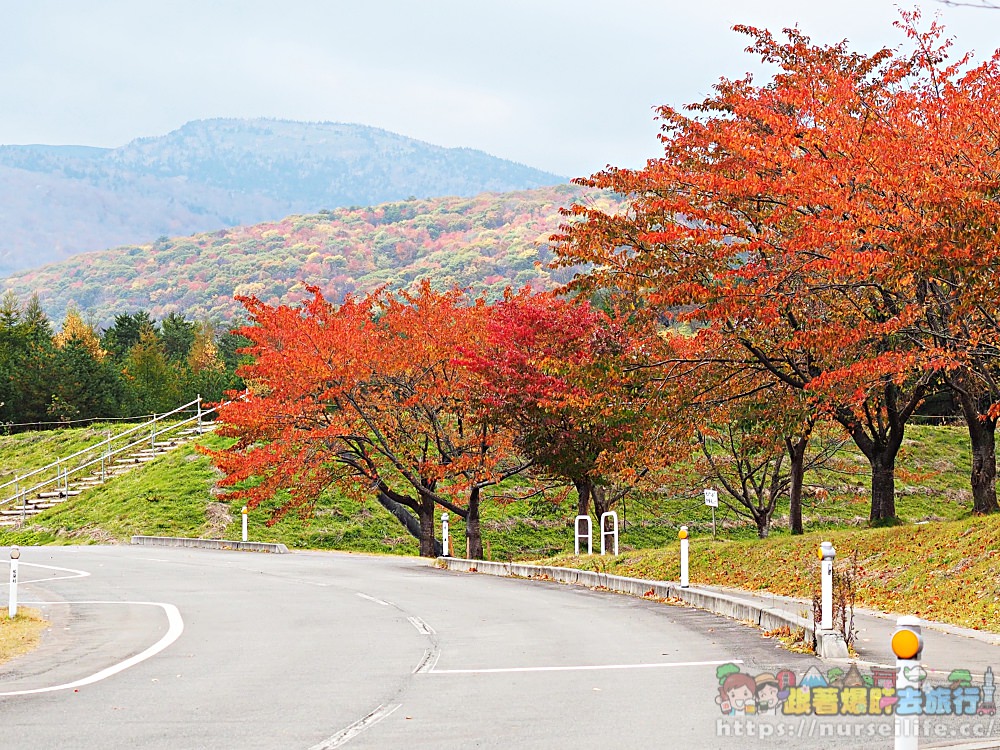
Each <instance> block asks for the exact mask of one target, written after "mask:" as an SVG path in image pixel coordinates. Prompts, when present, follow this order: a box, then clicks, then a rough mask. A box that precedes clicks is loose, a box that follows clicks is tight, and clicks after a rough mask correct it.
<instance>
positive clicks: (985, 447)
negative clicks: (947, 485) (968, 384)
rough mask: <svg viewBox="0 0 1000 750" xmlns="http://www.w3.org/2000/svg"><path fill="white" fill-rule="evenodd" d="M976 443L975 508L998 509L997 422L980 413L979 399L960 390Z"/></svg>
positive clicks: (979, 510)
mask: <svg viewBox="0 0 1000 750" xmlns="http://www.w3.org/2000/svg"><path fill="white" fill-rule="evenodd" d="M956 392H957V394H958V401H959V403H960V404H961V405H962V414H963V415H964V416H965V423H966V424H967V425H968V428H969V443H970V444H971V446H972V477H971V479H972V512H973V513H995V512H996V511H997V510H998V506H997V452H996V429H997V423H996V421H995V420H993V419H990V418H989V417H988V416H986V415H984V414H980V413H979V409H978V408H977V407H978V404H977V403H976V401H975V399H974V398H973V397H972V396H971V395H970V394H969V393H968V392H967V391H964V390H956Z"/></svg>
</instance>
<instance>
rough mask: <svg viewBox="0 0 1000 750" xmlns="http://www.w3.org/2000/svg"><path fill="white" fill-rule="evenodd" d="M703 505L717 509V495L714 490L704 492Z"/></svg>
mask: <svg viewBox="0 0 1000 750" xmlns="http://www.w3.org/2000/svg"><path fill="white" fill-rule="evenodd" d="M705 505H707V506H709V507H710V508H718V507H719V493H718V492H717V491H716V490H705Z"/></svg>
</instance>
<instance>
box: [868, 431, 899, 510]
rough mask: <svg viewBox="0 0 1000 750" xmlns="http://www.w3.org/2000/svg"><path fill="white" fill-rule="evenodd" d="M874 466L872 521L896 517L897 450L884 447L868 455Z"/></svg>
mask: <svg viewBox="0 0 1000 750" xmlns="http://www.w3.org/2000/svg"><path fill="white" fill-rule="evenodd" d="M868 461H869V462H870V463H871V467H872V510H871V514H870V516H869V520H870V521H871V522H872V523H877V522H879V521H888V520H889V519H892V518H895V517H896V451H892V452H891V453H890V452H889V450H888V449H884V450H882V451H880V452H878V453H876V454H874V455H872V456H869V457H868Z"/></svg>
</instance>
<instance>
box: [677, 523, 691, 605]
mask: <svg viewBox="0 0 1000 750" xmlns="http://www.w3.org/2000/svg"><path fill="white" fill-rule="evenodd" d="M677 538H678V539H680V540H681V588H682V589H686V588H687V587H688V527H687V526H681V530H680V531H678V532H677Z"/></svg>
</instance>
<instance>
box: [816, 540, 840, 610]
mask: <svg viewBox="0 0 1000 750" xmlns="http://www.w3.org/2000/svg"><path fill="white" fill-rule="evenodd" d="M816 555H817V556H818V557H819V559H820V561H821V562H820V603H821V615H820V621H819V628H820V630H833V561H834V560H835V559H836V557H837V550H835V549H834V548H833V544H832V543H831V542H822V543H821V544H820V545H819V549H818V550H817V551H816Z"/></svg>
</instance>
